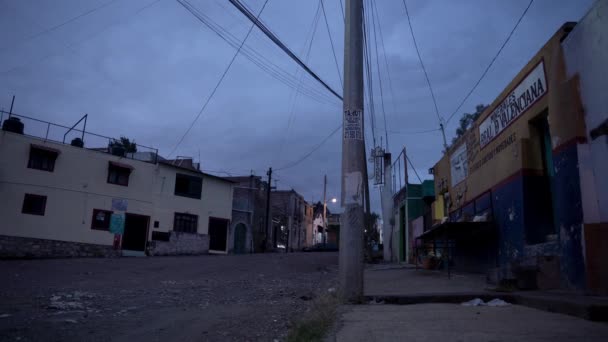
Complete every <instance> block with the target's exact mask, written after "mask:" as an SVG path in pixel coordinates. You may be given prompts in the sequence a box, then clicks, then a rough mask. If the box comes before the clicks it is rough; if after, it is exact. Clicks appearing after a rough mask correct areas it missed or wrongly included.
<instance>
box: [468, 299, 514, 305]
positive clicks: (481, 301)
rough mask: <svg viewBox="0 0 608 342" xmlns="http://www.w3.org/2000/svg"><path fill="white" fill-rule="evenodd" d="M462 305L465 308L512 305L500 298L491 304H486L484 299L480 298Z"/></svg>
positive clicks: (490, 302) (493, 300)
mask: <svg viewBox="0 0 608 342" xmlns="http://www.w3.org/2000/svg"><path fill="white" fill-rule="evenodd" d="M461 305H463V306H509V305H511V304H509V303H507V302H505V301H504V300H502V299H499V298H494V299H492V300H491V301H489V302H487V303H486V302H484V301H483V300H482V299H480V298H475V299H471V300H470V301H468V302H464V303H461Z"/></svg>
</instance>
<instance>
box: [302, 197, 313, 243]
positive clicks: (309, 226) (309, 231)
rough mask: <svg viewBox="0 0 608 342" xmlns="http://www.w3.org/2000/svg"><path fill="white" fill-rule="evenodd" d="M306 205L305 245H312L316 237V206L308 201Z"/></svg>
mask: <svg viewBox="0 0 608 342" xmlns="http://www.w3.org/2000/svg"><path fill="white" fill-rule="evenodd" d="M304 206H305V212H304V226H305V227H306V228H305V229H306V238H305V241H304V247H312V246H314V239H315V226H314V223H313V217H314V206H313V205H312V204H310V203H308V202H306V203H305V204H304Z"/></svg>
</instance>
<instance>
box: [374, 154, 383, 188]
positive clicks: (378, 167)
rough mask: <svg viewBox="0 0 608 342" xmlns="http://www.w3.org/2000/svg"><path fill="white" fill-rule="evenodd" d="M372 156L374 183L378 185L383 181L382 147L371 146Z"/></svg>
mask: <svg viewBox="0 0 608 342" xmlns="http://www.w3.org/2000/svg"><path fill="white" fill-rule="evenodd" d="M372 156H373V158H374V185H380V184H383V183H384V180H383V175H384V149H383V148H382V147H380V146H378V147H376V148H373V149H372Z"/></svg>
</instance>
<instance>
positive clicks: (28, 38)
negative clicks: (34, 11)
mask: <svg viewBox="0 0 608 342" xmlns="http://www.w3.org/2000/svg"><path fill="white" fill-rule="evenodd" d="M116 1H117V0H110V1H107V2H104V3H103V4H101V5H99V6H97V7H94V8H92V9H90V10H88V11H85V12H82V13H80V14H78V15H76V16H74V17H71V18H69V19H67V20H65V21H63V22H61V23H59V24H57V25H54V26H51V27H48V28H46V29H44V30H42V31H40V32H37V33H34V34H33V35H30V36H28V37H25V38H23V39H22V40H21V41H20V42H19V43H17V44H12V47H11V49H10V50H7V51H12V50H14V49H15V48H16V47H18V46H20V45H22V44H24V43H26V42H28V41H30V40H32V39H35V38H38V37H40V36H42V35H44V34H46V33H49V32H52V31H55V30H57V29H59V28H61V27H63V26H65V25H67V24H69V23H72V22H74V21H76V20H78V19H80V18H82V17H85V16H87V15H89V14H92V13H94V12H97V11H98V10H100V9H102V8H104V7H107V6H109V5H111V4H112V3H113V2H116Z"/></svg>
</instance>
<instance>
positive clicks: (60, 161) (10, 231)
mask: <svg viewBox="0 0 608 342" xmlns="http://www.w3.org/2000/svg"><path fill="white" fill-rule="evenodd" d="M32 143H33V144H38V145H44V146H48V147H50V148H54V149H57V150H59V151H61V153H60V154H59V156H58V157H57V160H56V162H55V169H54V171H53V172H47V171H41V170H36V169H29V168H27V164H28V160H29V153H30V144H32ZM109 161H114V162H119V163H122V164H128V165H131V166H132V167H133V168H134V169H133V171H132V172H131V175H130V177H129V185H128V186H120V185H115V184H108V183H107V173H108V163H109ZM177 172H179V173H185V174H192V175H199V176H200V174H197V173H194V172H190V171H187V170H179V169H176V168H174V167H170V166H165V165H162V164H151V163H146V162H143V161H137V160H131V159H125V158H120V157H117V156H112V155H110V154H107V153H102V152H96V151H92V150H87V149H81V148H77V147H73V146H70V145H63V144H59V143H55V142H49V141H47V142H44V141H43V140H42V139H38V138H34V137H28V136H23V135H19V134H14V133H10V132H4V131H0V198H1V202H2V203H1V205H0V217H3V218H4V219H3V220H2V222H0V234H3V235H11V236H21V237H32V238H42V239H54V240H62V241H74V242H85V243H94V244H101V245H112V243H113V234H111V233H109V232H107V231H100V230H93V229H91V219H92V215H93V209H104V210H111V207H112V199H113V198H123V199H127V201H128V209H127V213H133V214H140V215H146V216H150V229H149V236H148V239H150V237H151V234H152V230H157V231H169V230H172V229H173V216H174V213H175V212H188V213H192V214H196V215H199V233H200V234H207V232H208V230H207V226H208V217H209V216H215V217H221V218H226V219H230V218H231V210H232V186H231V183H229V182H226V181H222V180H218V179H216V178H213V177H206V176H205V177H203V194H202V199H201V200H198V199H191V198H186V197H180V196H175V195H174V189H175V188H174V187H175V174H176V173H177ZM25 193H32V194H38V195H44V196H47V202H46V210H45V215H44V216H37V215H28V214H22V213H21V209H22V205H23V198H24V194H25ZM154 221H158V222H159V228H152V226H153V222H154Z"/></svg>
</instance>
